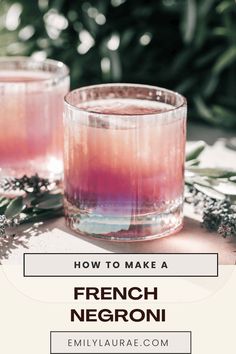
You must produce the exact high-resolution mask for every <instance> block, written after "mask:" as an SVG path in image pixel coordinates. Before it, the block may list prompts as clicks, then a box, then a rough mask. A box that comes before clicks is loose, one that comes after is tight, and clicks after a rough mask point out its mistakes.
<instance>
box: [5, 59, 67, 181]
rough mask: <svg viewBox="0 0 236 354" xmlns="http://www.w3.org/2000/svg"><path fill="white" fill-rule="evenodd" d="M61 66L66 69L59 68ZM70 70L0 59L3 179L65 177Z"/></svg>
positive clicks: (23, 60)
mask: <svg viewBox="0 0 236 354" xmlns="http://www.w3.org/2000/svg"><path fill="white" fill-rule="evenodd" d="M62 69H63V71H62V72H60V71H61V70H62ZM68 88H69V79H68V72H67V69H66V67H65V66H64V65H62V64H61V63H58V62H54V61H50V60H48V61H45V62H43V63H42V62H34V61H33V60H31V59H29V58H28V59H27V58H24V59H19V60H18V59H14V58H9V60H6V59H5V61H4V60H1V61H0V98H1V104H0V179H4V178H8V177H21V176H23V175H24V174H26V175H28V176H30V175H33V174H35V173H38V174H39V176H42V177H47V178H50V179H58V178H61V174H62V167H63V166H62V151H63V123H62V114H63V97H64V95H65V94H66V92H67V91H68Z"/></svg>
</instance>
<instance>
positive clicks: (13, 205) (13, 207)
mask: <svg viewBox="0 0 236 354" xmlns="http://www.w3.org/2000/svg"><path fill="white" fill-rule="evenodd" d="M24 207H25V205H24V203H23V198H22V197H18V198H15V199H12V200H11V202H10V203H9V205H8V206H7V208H6V211H5V216H6V217H7V218H8V219H10V218H13V217H15V216H17V215H19V214H20V213H21V211H22V210H23V209H24Z"/></svg>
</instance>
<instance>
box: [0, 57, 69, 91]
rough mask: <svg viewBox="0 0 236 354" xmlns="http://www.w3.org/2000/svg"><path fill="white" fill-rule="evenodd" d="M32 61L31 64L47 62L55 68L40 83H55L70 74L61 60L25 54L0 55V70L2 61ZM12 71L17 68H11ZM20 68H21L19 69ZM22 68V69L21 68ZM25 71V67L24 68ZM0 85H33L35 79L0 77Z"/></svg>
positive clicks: (7, 62)
mask: <svg viewBox="0 0 236 354" xmlns="http://www.w3.org/2000/svg"><path fill="white" fill-rule="evenodd" d="M14 62H16V63H20V62H23V63H33V64H39V65H40V64H48V65H51V66H52V67H54V68H57V70H56V72H52V75H51V77H47V78H42V79H40V83H42V84H44V83H45V84H51V83H52V84H53V83H55V81H60V80H63V79H64V78H66V77H67V76H69V74H70V70H69V67H68V66H67V65H66V64H64V63H63V62H62V61H60V60H55V59H50V58H46V59H35V58H33V57H27V56H2V57H0V71H1V64H2V63H6V64H9V63H14ZM9 70H10V69H9ZM11 70H13V71H17V70H18V69H14V68H13V69H11ZM19 70H21V69H19ZM22 70H24V69H22ZM25 70H26V71H27V69H25ZM45 72H47V70H45ZM0 85H24V86H26V85H27V86H30V85H35V81H14V82H12V81H7V80H6V81H5V80H4V81H1V79H0Z"/></svg>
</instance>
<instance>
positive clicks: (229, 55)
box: [213, 47, 236, 74]
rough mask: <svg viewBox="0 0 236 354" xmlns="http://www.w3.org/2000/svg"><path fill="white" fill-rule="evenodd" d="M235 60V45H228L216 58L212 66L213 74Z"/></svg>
mask: <svg viewBox="0 0 236 354" xmlns="http://www.w3.org/2000/svg"><path fill="white" fill-rule="evenodd" d="M235 60H236V47H230V48H229V49H228V50H226V51H225V52H224V53H223V54H222V55H221V56H220V57H219V59H218V60H217V62H216V64H215V65H214V67H213V71H214V73H215V74H219V73H220V72H221V71H223V70H224V69H226V68H227V67H228V66H230V65H231V64H232V63H233V62H234V61H235Z"/></svg>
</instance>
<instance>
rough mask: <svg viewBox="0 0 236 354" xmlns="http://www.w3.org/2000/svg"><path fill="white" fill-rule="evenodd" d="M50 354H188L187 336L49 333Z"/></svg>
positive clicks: (132, 333) (173, 334) (186, 334)
mask: <svg viewBox="0 0 236 354" xmlns="http://www.w3.org/2000/svg"><path fill="white" fill-rule="evenodd" d="M50 353H51V354H75V353H76V354H78V353H81V354H82V353H84V354H85V353H111V354H113V353H119V354H122V353H130V354H131V353H146V354H151V353H162V354H165V353H166V354H191V332H187V331H186V332H51V351H50Z"/></svg>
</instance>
